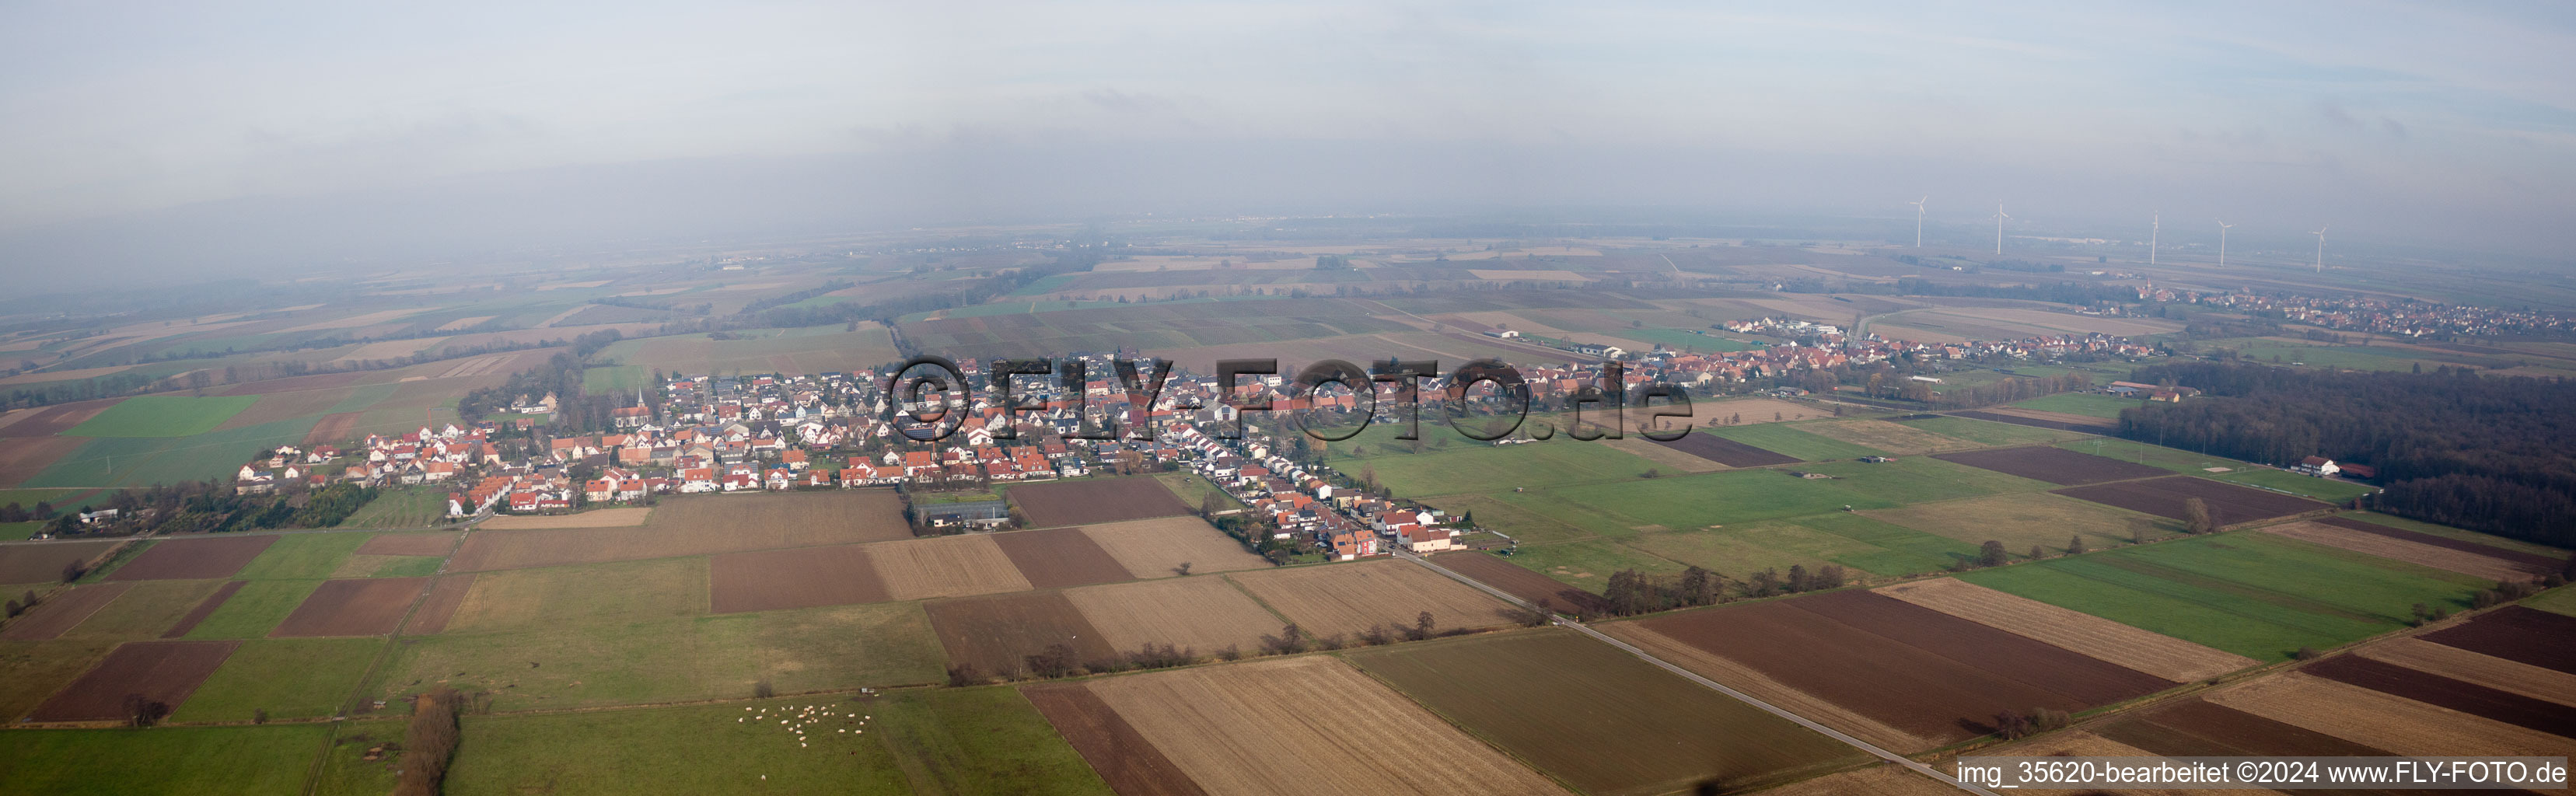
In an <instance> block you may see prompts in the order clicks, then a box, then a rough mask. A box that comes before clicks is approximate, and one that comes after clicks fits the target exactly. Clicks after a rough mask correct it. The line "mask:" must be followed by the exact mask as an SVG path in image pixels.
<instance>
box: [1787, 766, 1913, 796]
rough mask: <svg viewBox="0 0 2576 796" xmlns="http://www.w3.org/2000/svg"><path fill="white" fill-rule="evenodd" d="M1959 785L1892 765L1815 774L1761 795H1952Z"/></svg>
mask: <svg viewBox="0 0 2576 796" xmlns="http://www.w3.org/2000/svg"><path fill="white" fill-rule="evenodd" d="M1958 792H1959V789H1958V788H1955V787H1951V786H1950V785H1948V784H1946V783H1943V782H1941V781H1940V780H1936V779H1933V778H1931V777H1927V776H1923V775H1921V774H1917V773H1914V771H1913V770H1912V769H1908V768H1906V767H1904V766H1899V765H1895V764H1887V765H1875V766H1870V767H1868V768H1864V769H1860V770H1858V771H1845V772H1843V773H1840V774H1834V775H1831V776H1823V777H1817V778H1815V779H1811V780H1807V781H1805V782H1798V783H1792V784H1788V785H1783V786H1780V787H1777V788H1772V789H1770V790H1766V791H1763V792H1762V796H1846V795H1847V794H1854V793H1866V794H1870V796H1955V794H1957V793H1958Z"/></svg>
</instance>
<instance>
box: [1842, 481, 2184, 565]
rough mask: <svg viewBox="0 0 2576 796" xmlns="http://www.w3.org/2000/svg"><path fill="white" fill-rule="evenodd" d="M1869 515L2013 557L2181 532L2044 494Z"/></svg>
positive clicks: (2176, 526) (2152, 519) (2157, 521)
mask: <svg viewBox="0 0 2576 796" xmlns="http://www.w3.org/2000/svg"><path fill="white" fill-rule="evenodd" d="M1867 513H1868V515H1869V516H1870V517H1871V518H1875V519H1879V520H1884V521H1886V522H1889V523H1893V524H1895V525H1899V526H1903V527H1906V528H1911V529H1914V530H1916V531H1920V532H1923V533H1926V534H1931V535H1934V536H1939V537H1944V538H1948V539H1953V540H1956V541H1958V542H1959V543H1961V544H1965V545H1968V546H1969V547H1971V548H1974V547H1976V546H1979V545H1983V544H1985V543H1986V542H1987V541H1989V540H1991V541H1997V542H2002V543H2004V549H2006V550H2009V551H2012V554H2013V555H2014V556H2016V557H2022V556H2026V555H2028V554H2029V552H2030V548H2031V547H2032V546H2034V545H2036V546H2038V547H2039V548H2041V550H2042V551H2043V552H2045V553H2047V554H2048V555H2052V556H2054V555H2057V554H2059V553H2062V552H2065V551H2066V546H2067V542H2068V541H2071V539H2072V537H2076V536H2082V537H2084V546H2085V548H2086V549H2089V550H2100V549H2102V548H2106V547H2111V546H2113V545H2115V544H2128V543H2130V542H2132V541H2134V540H2137V539H2140V538H2145V539H2149V540H2154V539H2162V538H2166V537H2169V536H2175V535H2178V534H2180V533H2182V523H2180V522H2176V521H2173V520H2168V519H2164V518H2162V517H2156V516H2152V515H2148V514H2141V513H2138V512H2134V511H2129V510H2126V509H2119V508H2113V507H2110V506H2105V505H2102V504H2099V503H2093V502H2089V501H2083V500H2077V499H2075V498H2071V497H2066V496H2064V495H2057V494H2051V493H2047V492H2026V493H2014V494H2004V495H1992V496H1988V497H1981V498H1970V499H1966V500H1950V501H1941V502H1935V503H1921V504H1916V505H1911V506H1903V507H1899V508H1893V509H1882V510H1878V511H1871V512H1867ZM1945 563H1946V562H1945ZM1915 571H1918V572H1928V571H1930V570H1915Z"/></svg>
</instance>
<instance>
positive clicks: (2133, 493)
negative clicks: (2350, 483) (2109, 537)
mask: <svg viewBox="0 0 2576 796" xmlns="http://www.w3.org/2000/svg"><path fill="white" fill-rule="evenodd" d="M2079 455H2081V454H2079ZM2054 491H2055V492H2056V493H2057V494H2060V495H2065V496H2067V497H2072V498H2081V499H2084V500H2090V501H2093V502H2095V503H2100V504H2103V505H2106V506H2118V507H2120V508H2124V509H2128V510H2130V511H2137V512H2144V513H2147V514H2153V515H2156V516H2158V517H2164V518H2168V519H2176V520H2179V519H2182V518H2183V502H2184V501H2185V500H2187V499H2189V498H2200V499H2201V501H2202V502H2204V503H2207V504H2209V516H2210V517H2211V518H2213V519H2215V520H2216V521H2217V522H2218V524H2219V525H2221V526H2227V525H2234V524H2237V523H2240V522H2252V521H2255V520H2268V519H2271V518H2273V517H2286V516H2289V515H2292V514H2303V513H2306V512H2310V511H2317V510H2320V509H2325V508H2330V507H2329V506H2327V505H2326V504H2324V503H2319V502H2316V501H2313V500H2309V499H2307V498H2302V497H2294V496H2291V495H2284V494H2280V493H2277V492H2265V491H2263V490H2260V489H2248V488H2245V487H2241V486H2236V485H2234V484H2222V483H2219V482H2217V481H2211V480H2208V479H2204V478H2193V477H2191V476H2188V475H2174V476H2166V477H2163V478H2152V479H2148V480H2144V481H2122V482H2120V483H2115V484H2098V485H2094V486H2078V487H2068V488H2066V489H2059V490H2054Z"/></svg>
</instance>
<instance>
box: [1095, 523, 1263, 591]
mask: <svg viewBox="0 0 2576 796" xmlns="http://www.w3.org/2000/svg"><path fill="white" fill-rule="evenodd" d="M1082 534H1083V535H1084V536H1089V537H1091V541H1093V542H1096V543H1098V544H1099V545H1100V549H1102V550H1105V551H1108V553H1109V557H1110V558H1115V559H1118V565H1119V566H1123V567H1126V568H1127V574H1130V575H1134V576H1136V577H1139V578H1160V577H1168V576H1170V575H1172V574H1174V573H1175V570H1176V568H1177V567H1179V566H1180V565H1181V564H1183V563H1187V564H1189V565H1190V571H1191V572H1232V571H1235V570H1241V569H1258V568H1261V567H1267V566H1270V562H1269V561H1267V560H1264V559H1262V557H1260V556H1257V555H1253V554H1252V551H1249V550H1245V549H1243V543H1241V542H1237V541H1235V540H1234V539H1233V538H1232V537H1228V536H1226V535H1225V533H1224V532H1223V531H1219V530H1217V529H1216V527H1215V526H1211V525H1209V524H1207V521H1206V520H1202V519H1199V518H1197V517H1169V518H1165V519H1159V520H1136V521H1133V522H1113V523H1109V524H1106V525H1093V526H1090V527H1086V528H1083V529H1082Z"/></svg>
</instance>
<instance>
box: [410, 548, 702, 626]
mask: <svg viewBox="0 0 2576 796" xmlns="http://www.w3.org/2000/svg"><path fill="white" fill-rule="evenodd" d="M707 567H708V563H707V559H706V557H704V556H692V557H689V558H657V559H652V560H647V561H621V562H617V563H613V564H581V565H575V566H563V567H540V568H536V569H505V570H498V571H494V572H485V573H482V574H480V575H476V576H475V579H474V591H473V592H472V595H473V596H472V598H471V599H469V600H468V601H467V605H465V606H463V607H460V608H459V609H457V612H456V614H455V615H454V616H453V617H451V618H450V619H449V620H448V623H447V630H446V634H447V635H449V636H458V635H464V634H468V633H517V632H534V631H541V630H546V629H549V628H620V627H627V626H630V625H640V624H645V623H655V622H668V621H671V620H686V619H688V618H690V617H696V616H704V615H706V613H707Z"/></svg>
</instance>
